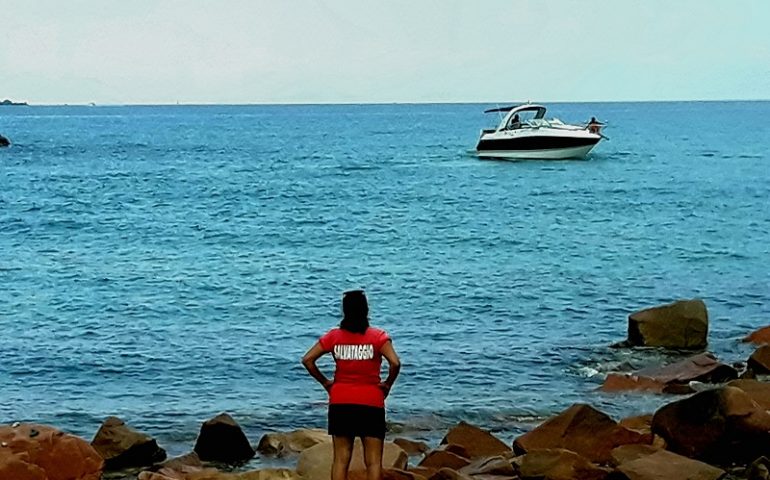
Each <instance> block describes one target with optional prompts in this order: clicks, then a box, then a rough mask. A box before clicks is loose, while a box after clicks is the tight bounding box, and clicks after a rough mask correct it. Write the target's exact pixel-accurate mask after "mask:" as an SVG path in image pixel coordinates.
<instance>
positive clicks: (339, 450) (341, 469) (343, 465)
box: [332, 435, 353, 480]
mask: <svg viewBox="0 0 770 480" xmlns="http://www.w3.org/2000/svg"><path fill="white" fill-rule="evenodd" d="M332 443H333V444H334V460H333V461H332V480H347V477H348V467H349V466H350V458H351V457H352V456H353V438H350V437H340V436H338V435H333V436H332Z"/></svg>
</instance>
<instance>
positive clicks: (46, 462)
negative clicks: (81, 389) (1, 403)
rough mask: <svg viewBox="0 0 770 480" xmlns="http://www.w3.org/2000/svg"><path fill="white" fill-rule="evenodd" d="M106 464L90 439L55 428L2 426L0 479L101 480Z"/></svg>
mask: <svg viewBox="0 0 770 480" xmlns="http://www.w3.org/2000/svg"><path fill="white" fill-rule="evenodd" d="M103 465H104V460H102V457H101V456H99V454H98V453H97V452H96V450H94V449H93V447H91V445H89V444H88V442H86V441H85V440H83V439H82V438H79V437H76V436H74V435H69V434H66V433H64V432H62V431H60V430H57V429H55V428H53V427H49V426H46V425H37V424H33V423H22V424H18V423H15V424H13V425H11V426H8V425H5V426H0V479H3V480H5V479H8V480H11V479H13V480H99V479H100V478H101V476H102V467H103Z"/></svg>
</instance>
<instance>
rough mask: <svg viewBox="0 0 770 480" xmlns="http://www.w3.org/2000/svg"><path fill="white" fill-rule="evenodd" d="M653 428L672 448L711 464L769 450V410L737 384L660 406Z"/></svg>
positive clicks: (737, 460) (745, 459)
mask: <svg viewBox="0 0 770 480" xmlns="http://www.w3.org/2000/svg"><path fill="white" fill-rule="evenodd" d="M652 431H653V432H654V433H656V434H657V435H660V436H661V437H663V438H664V439H665V440H666V442H667V444H668V447H667V448H668V449H669V450H671V451H672V452H675V453H678V454H680V455H684V456H687V457H690V458H696V459H699V460H702V461H704V462H708V463H710V464H714V465H728V464H731V463H746V462H748V461H751V460H752V459H754V458H757V457H759V456H761V455H764V454H770V414H768V413H767V412H766V411H765V410H764V408H762V407H760V406H759V405H758V404H757V403H756V402H754V401H753V400H752V399H751V397H749V395H747V394H746V393H745V392H744V391H743V390H741V389H739V388H736V387H721V388H715V389H712V390H706V391H703V392H700V393H697V394H695V395H693V396H692V397H689V398H686V399H683V400H679V401H676V402H673V403H670V404H668V405H665V406H663V407H661V408H660V409H659V410H658V411H657V412H655V415H654V416H653V419H652Z"/></svg>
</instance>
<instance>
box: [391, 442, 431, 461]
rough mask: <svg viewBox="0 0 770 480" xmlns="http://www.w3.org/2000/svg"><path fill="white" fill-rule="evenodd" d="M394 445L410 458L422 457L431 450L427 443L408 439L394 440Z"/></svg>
mask: <svg viewBox="0 0 770 480" xmlns="http://www.w3.org/2000/svg"><path fill="white" fill-rule="evenodd" d="M393 443H395V444H396V445H398V446H399V447H401V448H402V449H403V450H404V451H405V452H406V454H407V455H409V456H410V457H411V456H413V455H422V454H423V453H425V452H427V451H428V450H430V448H429V447H428V444H427V443H425V442H418V441H415V440H410V439H408V438H394V439H393Z"/></svg>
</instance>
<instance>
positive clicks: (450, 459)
mask: <svg viewBox="0 0 770 480" xmlns="http://www.w3.org/2000/svg"><path fill="white" fill-rule="evenodd" d="M470 463H471V462H470V460H468V459H467V458H465V457H461V456H460V455H458V454H456V453H452V452H450V451H447V450H442V449H437V450H433V451H430V452H428V454H427V455H425V458H423V459H422V461H421V462H420V463H419V466H420V467H425V468H435V469H440V468H444V467H447V468H451V469H453V470H459V469H461V468H463V467H464V466H466V465H468V464H470Z"/></svg>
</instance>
